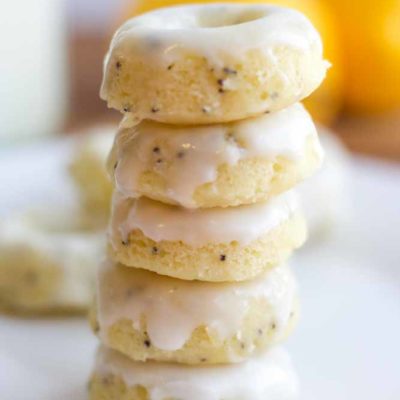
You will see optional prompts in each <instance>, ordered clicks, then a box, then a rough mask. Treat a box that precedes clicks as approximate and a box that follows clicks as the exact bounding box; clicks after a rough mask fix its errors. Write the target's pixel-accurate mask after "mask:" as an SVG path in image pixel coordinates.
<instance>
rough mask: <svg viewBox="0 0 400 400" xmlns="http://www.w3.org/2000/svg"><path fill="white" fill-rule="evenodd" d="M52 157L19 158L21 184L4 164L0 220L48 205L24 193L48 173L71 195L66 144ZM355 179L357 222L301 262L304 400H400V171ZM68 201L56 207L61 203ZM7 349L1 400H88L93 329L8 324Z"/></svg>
mask: <svg viewBox="0 0 400 400" xmlns="http://www.w3.org/2000/svg"><path fill="white" fill-rule="evenodd" d="M64 143H65V142H64ZM64 147H65V148H66V147H68V146H65V145H64ZM44 149H45V150H42V152H41V151H39V150H37V149H36V151H35V153H34V154H32V153H30V155H29V150H27V149H25V150H24V153H23V155H24V157H21V155H22V153H18V154H19V158H18V159H19V160H20V162H19V164H18V168H14V169H13V170H12V174H14V177H13V179H11V178H9V177H7V179H5V178H6V177H5V176H4V174H7V175H8V174H10V173H11V172H10V171H11V170H10V169H5V168H4V166H5V164H4V163H6V162H9V163H10V162H11V161H10V160H12V159H13V154H8V155H7V156H1V157H0V182H1V185H2V187H1V197H0V215H2V211H3V212H4V210H5V207H8V210H9V209H10V207H11V206H12V204H14V203H15V199H17V200H18V199H19V198H20V196H21V193H24V196H25V202H26V201H27V200H29V199H31V201H30V203H32V201H33V202H38V201H40V200H41V199H42V198H43V193H45V191H44V189H43V185H40V184H37V185H36V186H34V185H31V186H30V187H29V190H25V191H23V190H22V187H21V182H24V179H28V180H29V179H30V180H32V177H34V176H35V174H39V175H36V176H40V173H43V176H44V177H45V178H46V183H47V186H50V187H52V189H53V191H50V192H51V193H52V192H54V190H56V189H57V190H58V191H59V192H61V189H59V188H58V185H59V183H58V182H57V179H58V177H59V175H58V174H57V173H54V171H57V170H58V169H59V165H58V164H59V163H60V162H61V161H62V160H63V159H64V160H65V157H62V153H63V151H64V150H62V149H61V148H60V144H54V145H51V146H50V145H49V146H48V147H44ZM18 151H19V152H20V151H21V150H18ZM43 153H45V154H46V155H47V156H44V154H43ZM51 154H53V156H51ZM4 160H6V161H4ZM7 160H8V161H7ZM24 160H27V162H28V161H29V164H24ZM60 160H61V161H60ZM44 163H45V164H44ZM7 165H11V164H7ZM51 171H53V172H51ZM349 173H350V176H349V180H350V182H351V190H352V192H351V193H350V197H351V198H352V199H353V201H354V203H355V204H354V207H353V210H354V213H353V215H352V216H351V218H347V219H345V220H344V221H343V222H342V223H341V225H340V226H338V227H337V229H335V230H334V231H332V234H331V235H330V236H327V237H326V239H325V240H324V241H320V242H318V243H317V242H315V244H312V245H310V246H309V247H307V248H306V249H304V250H302V251H300V252H298V254H297V255H296V256H295V257H294V266H295V272H296V273H297V275H298V277H299V280H300V288H301V297H302V304H303V317H302V320H301V324H300V327H299V329H298V330H297V332H296V333H295V334H294V335H293V337H292V338H291V339H290V341H289V345H288V348H289V350H290V351H291V354H292V356H293V359H294V362H295V364H296V367H297V370H298V373H299V375H300V377H301V381H302V382H301V383H302V388H303V395H302V397H301V399H302V400H321V399H324V400H339V399H340V400H347V399H356V400H359V399H363V400H377V399H379V400H398V399H399V398H400V380H399V379H398V377H399V373H400V370H399V365H400V364H399V360H400V346H399V344H398V343H399V338H400V319H399V316H400V265H399V260H400V247H399V235H398V227H399V226H400V211H399V199H400V167H399V166H395V165H389V164H383V163H378V162H373V161H369V160H366V159H355V160H352V162H351V164H350V169H349ZM15 185H17V186H19V188H17V187H16V186H15ZM35 189H36V191H35ZM37 191H39V192H37ZM59 194H60V193H59ZM59 194H58V195H57V194H56V193H53V194H52V195H51V196H50V197H47V201H50V200H51V199H57V198H58V200H57V201H60V196H59ZM7 196H14V200H12V199H11V200H10V198H8V197H7ZM52 196H53V197H52ZM61 199H62V196H61ZM18 202H19V203H21V204H22V203H23V201H22V200H21V199H20V200H18ZM3 215H4V214H3ZM0 343H1V344H2V345H1V346H0V398H1V400H54V399H55V398H57V400H71V399H74V400H84V399H86V398H87V394H86V382H87V377H88V376H89V374H90V368H91V366H92V364H93V356H94V349H95V347H96V343H97V341H96V339H95V338H94V337H93V335H92V334H91V333H90V332H89V328H88V326H87V323H86V321H84V320H75V319H72V320H64V319H58V320H57V319H56V320H50V319H48V320H44V321H43V320H17V319H10V318H8V317H0Z"/></svg>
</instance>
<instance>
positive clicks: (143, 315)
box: [91, 261, 298, 364]
mask: <svg viewBox="0 0 400 400" xmlns="http://www.w3.org/2000/svg"><path fill="white" fill-rule="evenodd" d="M96 293H97V294H96V296H97V299H96V303H97V306H96V307H95V309H96V311H95V312H92V318H91V319H92V328H93V329H94V330H95V332H96V333H97V334H98V336H99V338H100V340H101V341H102V343H103V344H104V345H106V346H107V347H111V348H112V349H115V350H118V351H120V352H121V353H124V354H125V355H127V356H129V357H130V358H131V359H133V360H135V361H147V360H155V361H171V362H179V363H184V364H216V363H229V362H240V361H243V360H244V359H246V358H248V357H250V356H253V355H255V354H259V353H260V352H262V351H265V349H266V348H268V347H271V346H272V345H274V344H276V343H277V342H280V341H282V340H283V339H284V338H285V337H286V336H287V335H288V334H289V333H290V331H291V330H292V328H293V326H294V323H295V321H296V320H297V313H298V310H297V308H298V307H297V287H296V282H295V279H294V277H293V275H292V273H291V271H290V269H289V268H288V267H286V266H281V267H279V268H274V269H273V270H272V271H269V272H268V273H267V274H264V275H263V276H261V277H259V278H257V279H255V280H252V281H248V282H240V283H211V282H194V281H184V280H180V279H174V278H169V277H166V276H161V275H157V274H155V273H153V272H148V271H145V270H142V269H136V268H127V267H124V266H122V265H118V264H114V263H113V262H111V261H108V262H105V263H104V264H103V265H102V267H101V268H100V270H99V272H98V278H97V292H96ZM96 321H97V322H96Z"/></svg>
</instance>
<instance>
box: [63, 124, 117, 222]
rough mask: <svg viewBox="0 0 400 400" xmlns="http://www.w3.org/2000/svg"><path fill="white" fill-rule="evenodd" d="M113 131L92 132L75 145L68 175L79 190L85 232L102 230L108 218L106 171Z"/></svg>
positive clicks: (108, 202)
mask: <svg viewBox="0 0 400 400" xmlns="http://www.w3.org/2000/svg"><path fill="white" fill-rule="evenodd" d="M114 131H115V127H112V126H104V127H98V128H94V129H93V130H92V131H90V132H87V133H86V134H84V135H83V136H82V137H80V138H78V139H77V140H76V143H75V146H74V147H75V149H74V151H73V154H72V160H71V163H70V166H69V172H70V175H71V177H72V178H73V181H74V183H75V185H76V187H77V189H78V193H79V197H80V202H81V205H82V221H83V223H84V224H86V225H87V227H88V228H92V229H93V228H94V229H99V228H104V227H105V226H106V225H107V221H108V218H109V216H110V204H111V197H112V183H111V180H110V178H109V176H108V173H107V169H106V160H107V156H108V154H109V153H110V150H111V148H112V143H113V139H114V134H113V133H114Z"/></svg>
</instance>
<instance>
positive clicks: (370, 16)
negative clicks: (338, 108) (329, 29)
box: [323, 0, 400, 113]
mask: <svg viewBox="0 0 400 400" xmlns="http://www.w3.org/2000/svg"><path fill="white" fill-rule="evenodd" d="M323 2H324V3H326V4H327V5H328V6H331V7H332V10H333V11H334V12H335V17H336V18H337V21H338V23H339V30H338V31H339V34H340V35H341V46H342V49H343V55H344V59H345V67H346V69H345V82H344V101H345V105H346V109H347V110H348V111H349V112H351V113H372V112H379V111H385V110H390V109H391V108H395V107H400V1H399V0H380V1H365V0H323Z"/></svg>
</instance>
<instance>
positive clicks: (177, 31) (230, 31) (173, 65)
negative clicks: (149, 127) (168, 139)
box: [101, 4, 328, 125]
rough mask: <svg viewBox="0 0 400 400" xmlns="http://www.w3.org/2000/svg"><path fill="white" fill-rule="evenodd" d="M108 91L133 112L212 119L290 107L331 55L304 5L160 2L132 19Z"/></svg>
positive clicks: (114, 47) (114, 48) (107, 72)
mask: <svg viewBox="0 0 400 400" xmlns="http://www.w3.org/2000/svg"><path fill="white" fill-rule="evenodd" d="M104 65H105V66H104V79H103V84H102V88H101V97H102V99H104V100H106V101H107V103H108V106H109V107H112V108H115V109H117V110H119V111H121V112H123V113H125V115H126V116H127V118H126V124H128V125H129V124H132V123H134V121H137V120H143V119H151V120H155V121H160V122H164V123H171V124H210V123H220V122H230V121H236V120H240V119H245V118H249V117H252V116H256V115H259V114H262V113H265V112H273V111H277V110H280V109H283V108H285V107H287V106H289V105H291V104H293V103H295V102H297V101H299V100H301V99H303V98H305V97H307V96H308V95H309V94H310V93H312V92H313V91H314V90H315V89H316V88H317V87H318V86H319V85H320V84H321V82H322V81H323V79H324V77H325V74H326V70H327V67H328V63H327V62H326V61H324V59H323V55H322V43H321V39H320V36H319V34H318V33H317V31H316V30H315V28H314V27H313V26H312V24H311V23H310V22H309V21H308V19H307V18H306V17H305V16H304V15H302V14H301V13H299V12H297V11H294V10H291V9H287V8H282V7H277V6H271V5H252V4H211V5H210V4H208V5H191V6H178V7H171V8H164V9H159V10H156V11H152V12H149V13H147V14H143V15H141V16H138V17H135V18H132V19H130V20H128V21H127V22H126V23H125V24H124V25H122V27H121V28H120V29H119V30H118V31H117V32H116V34H115V36H114V38H113V40H112V42H111V46H110V50H109V52H108V55H107V56H106V59H105V62H104Z"/></svg>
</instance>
